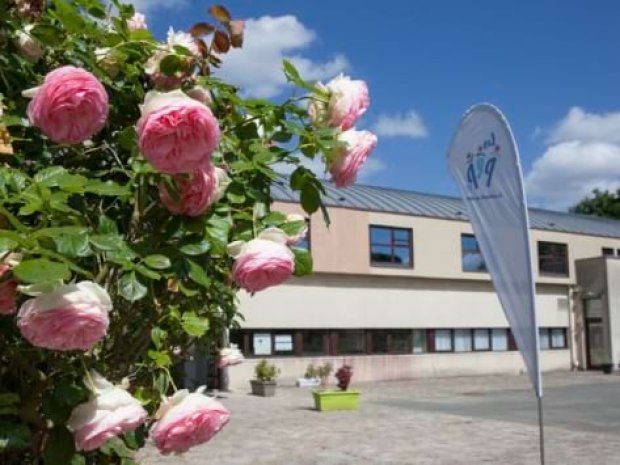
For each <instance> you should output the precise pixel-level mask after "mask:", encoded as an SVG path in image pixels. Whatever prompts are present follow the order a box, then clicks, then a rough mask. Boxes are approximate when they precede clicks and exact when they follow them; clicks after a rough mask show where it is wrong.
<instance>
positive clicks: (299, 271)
mask: <svg viewBox="0 0 620 465" xmlns="http://www.w3.org/2000/svg"><path fill="white" fill-rule="evenodd" d="M292 250H293V254H295V276H306V275H309V274H312V255H310V252H309V251H307V250H306V249H301V248H299V247H293V248H292Z"/></svg>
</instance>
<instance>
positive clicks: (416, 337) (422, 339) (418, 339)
mask: <svg viewBox="0 0 620 465" xmlns="http://www.w3.org/2000/svg"><path fill="white" fill-rule="evenodd" d="M426 350H427V349H426V330H425V329H414V330H413V348H412V351H413V353H414V354H423V353H424V352H426Z"/></svg>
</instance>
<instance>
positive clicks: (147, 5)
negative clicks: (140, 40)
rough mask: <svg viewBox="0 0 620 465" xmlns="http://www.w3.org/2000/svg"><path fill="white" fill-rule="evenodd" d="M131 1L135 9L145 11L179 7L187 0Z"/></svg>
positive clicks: (185, 3)
mask: <svg viewBox="0 0 620 465" xmlns="http://www.w3.org/2000/svg"><path fill="white" fill-rule="evenodd" d="M131 3H132V4H133V6H134V7H135V8H136V11H140V12H142V13H146V12H151V11H154V10H158V9H161V8H167V9H172V8H179V7H182V6H185V5H187V0H133V1H132V2H131ZM148 19H149V18H147V21H148Z"/></svg>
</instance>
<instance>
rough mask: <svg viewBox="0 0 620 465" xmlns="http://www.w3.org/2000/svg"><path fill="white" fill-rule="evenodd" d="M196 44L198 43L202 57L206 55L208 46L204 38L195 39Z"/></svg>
mask: <svg viewBox="0 0 620 465" xmlns="http://www.w3.org/2000/svg"><path fill="white" fill-rule="evenodd" d="M196 45H198V50H199V51H200V54H201V55H202V56H203V57H206V56H207V55H208V54H209V47H208V46H207V44H205V41H204V40H202V39H196Z"/></svg>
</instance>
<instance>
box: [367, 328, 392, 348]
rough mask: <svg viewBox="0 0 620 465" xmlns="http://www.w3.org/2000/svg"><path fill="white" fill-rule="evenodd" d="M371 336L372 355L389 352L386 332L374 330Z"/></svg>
mask: <svg viewBox="0 0 620 465" xmlns="http://www.w3.org/2000/svg"><path fill="white" fill-rule="evenodd" d="M371 335H372V353H373V354H387V353H388V352H389V351H390V348H389V345H388V332H387V331H385V330H381V329H375V330H372V332H371Z"/></svg>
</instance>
